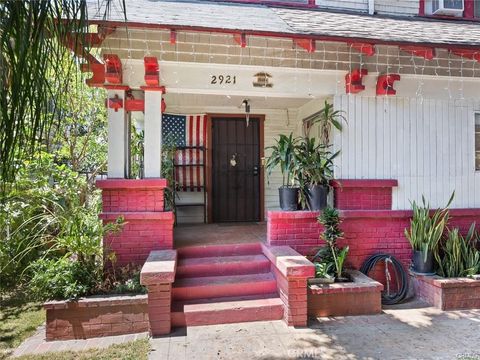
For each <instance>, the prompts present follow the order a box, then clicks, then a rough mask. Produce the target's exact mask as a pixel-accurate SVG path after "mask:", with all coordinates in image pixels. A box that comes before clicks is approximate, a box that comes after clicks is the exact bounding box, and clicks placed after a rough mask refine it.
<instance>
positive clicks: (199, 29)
mask: <svg viewBox="0 0 480 360" xmlns="http://www.w3.org/2000/svg"><path fill="white" fill-rule="evenodd" d="M460 20H463V21H465V19H461V18H460ZM105 23H108V24H110V25H111V26H118V27H120V26H121V27H126V26H128V27H130V28H142V29H168V30H176V31H194V32H213V33H221V34H232V35H233V34H237V33H238V30H229V29H221V28H215V27H207V26H172V25H164V24H148V23H141V22H121V21H109V22H106V21H103V20H97V21H95V20H92V21H90V24H92V25H94V24H105ZM244 32H245V34H246V35H247V36H249V35H251V36H269V37H275V38H290V39H313V40H319V41H334V42H338V41H343V42H346V43H363V44H367V43H368V44H370V45H372V46H374V44H377V45H397V46H398V45H412V44H413V43H412V42H409V41H388V40H383V39H375V40H372V39H366V38H362V37H345V36H320V35H310V36H308V35H305V34H291V33H282V32H273V31H244ZM417 45H418V44H417ZM421 45H422V46H432V47H437V48H443V49H449V50H450V49H460V48H467V49H468V48H471V49H478V46H477V45H461V46H459V45H452V44H439V43H429V42H425V43H422V44H421Z"/></svg>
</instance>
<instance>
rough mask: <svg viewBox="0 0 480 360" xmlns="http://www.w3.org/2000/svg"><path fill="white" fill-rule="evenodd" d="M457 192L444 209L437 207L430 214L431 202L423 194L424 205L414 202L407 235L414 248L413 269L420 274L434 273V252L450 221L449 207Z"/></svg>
mask: <svg viewBox="0 0 480 360" xmlns="http://www.w3.org/2000/svg"><path fill="white" fill-rule="evenodd" d="M454 194H455V192H454V193H453V194H452V196H451V197H450V200H449V201H448V204H447V206H446V207H445V208H444V209H437V210H435V212H433V214H432V215H430V204H428V203H427V202H426V200H425V197H423V196H422V205H421V206H418V205H417V203H416V202H415V201H414V202H413V203H412V208H413V217H412V219H411V220H410V228H408V229H405V236H406V238H407V239H408V241H409V242H410V245H411V246H412V249H413V271H415V272H417V273H420V274H433V270H434V269H433V265H434V264H433V256H434V255H433V254H434V252H436V251H437V249H438V245H439V243H440V240H441V238H442V236H443V233H444V231H445V227H446V225H447V223H448V218H449V213H448V207H449V206H450V204H451V203H452V201H453V197H454Z"/></svg>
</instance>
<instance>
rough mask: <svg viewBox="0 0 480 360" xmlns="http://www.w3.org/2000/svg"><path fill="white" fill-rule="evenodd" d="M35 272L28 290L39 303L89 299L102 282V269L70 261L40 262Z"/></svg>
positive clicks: (66, 259) (36, 263)
mask: <svg viewBox="0 0 480 360" xmlns="http://www.w3.org/2000/svg"><path fill="white" fill-rule="evenodd" d="M86 265H87V266H86ZM99 270H100V271H99ZM32 271H33V277H32V279H31V280H30V282H29V290H30V292H31V293H32V295H33V296H34V298H35V299H38V300H53V299H56V300H63V299H72V298H78V297H80V296H83V295H88V294H89V293H91V291H92V290H93V289H94V288H95V287H96V286H97V285H98V283H99V282H100V281H101V267H100V268H99V267H98V266H96V264H95V263H91V264H85V263H81V262H79V261H77V260H76V259H72V258H67V257H62V258H59V259H38V260H37V261H35V262H34V263H33V264H32Z"/></svg>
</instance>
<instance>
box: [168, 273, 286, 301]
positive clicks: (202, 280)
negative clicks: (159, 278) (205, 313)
mask: <svg viewBox="0 0 480 360" xmlns="http://www.w3.org/2000/svg"><path fill="white" fill-rule="evenodd" d="M276 291H277V284H276V281H275V278H274V276H273V274H271V273H261V274H247V275H231V276H205V277H195V278H183V279H178V280H176V281H175V283H174V284H173V288H172V298H173V299H174V300H191V299H208V298H218V297H229V296H244V295H256V294H269V293H274V292H276Z"/></svg>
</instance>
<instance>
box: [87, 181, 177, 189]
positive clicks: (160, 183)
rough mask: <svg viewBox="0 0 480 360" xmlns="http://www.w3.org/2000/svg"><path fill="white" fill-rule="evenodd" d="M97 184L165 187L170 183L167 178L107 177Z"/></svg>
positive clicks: (115, 187)
mask: <svg viewBox="0 0 480 360" xmlns="http://www.w3.org/2000/svg"><path fill="white" fill-rule="evenodd" d="M95 185H96V186H97V187H98V188H100V189H164V188H166V187H167V185H168V184H167V180H166V179H106V180H97V181H96V183H95Z"/></svg>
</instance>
